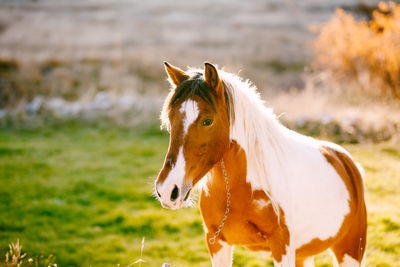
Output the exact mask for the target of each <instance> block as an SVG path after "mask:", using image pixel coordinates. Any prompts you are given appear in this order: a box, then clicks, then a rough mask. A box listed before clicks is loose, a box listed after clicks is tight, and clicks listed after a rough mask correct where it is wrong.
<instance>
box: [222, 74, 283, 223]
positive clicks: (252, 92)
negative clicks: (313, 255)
mask: <svg viewBox="0 0 400 267" xmlns="http://www.w3.org/2000/svg"><path fill="white" fill-rule="evenodd" d="M218 73H219V75H220V77H221V79H222V81H223V82H224V84H225V85H226V88H227V90H228V92H229V94H230V95H231V97H232V101H233V105H232V107H233V109H234V110H233V113H234V114H235V121H234V122H233V123H231V128H230V137H231V139H235V140H236V141H237V142H238V143H239V145H240V146H241V147H242V148H243V149H244V150H245V152H246V158H247V181H248V182H250V184H251V186H252V189H253V190H257V189H261V190H263V191H264V192H265V193H266V194H267V195H268V197H269V198H270V199H271V203H272V205H273V207H274V210H275V212H276V214H278V215H279V206H278V203H277V202H276V200H275V198H274V196H273V195H272V193H271V181H270V178H272V177H271V175H269V174H270V173H272V172H274V168H279V167H278V165H280V166H281V164H283V158H279V157H280V156H279V155H281V157H283V153H282V150H283V149H284V147H285V142H284V141H285V139H284V137H283V131H282V130H283V128H284V126H283V125H281V123H280V122H279V121H278V119H277V118H276V115H275V113H274V112H273V110H272V109H271V108H268V107H266V106H265V105H264V101H263V100H262V99H261V98H260V94H259V93H258V91H257V88H256V87H255V86H254V85H253V84H252V83H250V82H249V81H248V80H242V79H241V78H240V77H239V76H237V75H234V74H231V73H227V72H224V71H221V70H220V71H218ZM271 163H277V164H271ZM282 179H284V177H282ZM282 182H286V181H284V180H282Z"/></svg>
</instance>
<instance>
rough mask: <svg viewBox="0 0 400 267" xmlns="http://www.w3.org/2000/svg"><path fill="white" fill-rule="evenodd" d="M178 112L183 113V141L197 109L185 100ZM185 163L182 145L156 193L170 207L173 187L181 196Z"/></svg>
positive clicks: (194, 104) (194, 103) (195, 104)
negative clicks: (177, 189)
mask: <svg viewBox="0 0 400 267" xmlns="http://www.w3.org/2000/svg"><path fill="white" fill-rule="evenodd" d="M179 112H181V113H183V119H182V124H183V133H182V135H183V137H182V138H183V139H185V137H186V134H187V131H188V129H189V127H190V126H191V125H192V124H193V123H194V122H195V121H196V119H197V117H198V116H199V108H198V105H197V102H196V101H194V100H191V99H189V100H186V101H185V102H183V103H182V105H181V108H180V109H179ZM185 168H186V162H185V157H184V155H183V145H182V146H181V147H180V148H179V152H178V156H177V158H176V162H175V164H174V165H173V167H172V169H171V171H170V172H169V174H168V176H167V178H166V179H165V181H164V182H163V183H162V184H161V185H159V187H158V192H159V193H160V194H161V196H162V202H164V203H166V204H169V205H172V203H171V201H170V196H171V192H172V190H173V189H174V187H175V185H176V186H177V187H178V188H179V194H182V187H183V180H184V178H185Z"/></svg>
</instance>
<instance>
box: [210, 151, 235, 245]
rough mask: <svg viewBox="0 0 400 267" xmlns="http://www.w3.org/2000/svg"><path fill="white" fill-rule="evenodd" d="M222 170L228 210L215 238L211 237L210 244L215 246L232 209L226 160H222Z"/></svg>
mask: <svg viewBox="0 0 400 267" xmlns="http://www.w3.org/2000/svg"><path fill="white" fill-rule="evenodd" d="M221 168H222V173H223V174H224V178H225V184H226V210H225V214H224V217H223V218H222V221H221V224H220V225H219V226H218V229H217V231H216V232H215V234H214V236H213V237H210V238H209V239H208V242H209V243H210V244H211V245H213V244H214V243H215V239H216V238H217V237H218V235H219V233H220V232H221V231H222V228H223V227H224V225H225V222H226V219H227V218H228V213H229V210H230V208H231V192H230V188H229V182H228V174H227V173H226V169H225V163H224V159H222V160H221Z"/></svg>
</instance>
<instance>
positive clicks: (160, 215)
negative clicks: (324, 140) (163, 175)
mask: <svg viewBox="0 0 400 267" xmlns="http://www.w3.org/2000/svg"><path fill="white" fill-rule="evenodd" d="M167 147H168V136H167V134H165V133H162V132H160V131H159V130H158V127H156V126H154V127H149V128H148V127H147V128H145V129H136V130H128V129H118V128H112V127H108V128H106V127H104V128H98V127H91V126H84V125H75V124H71V125H70V124H67V125H64V126H57V127H56V126H54V127H43V128H40V129H35V130H33V129H32V130H26V129H25V130H24V129H19V130H12V129H7V130H5V129H2V130H0V214H1V215H2V216H0V257H1V258H0V259H1V261H4V259H5V255H6V252H7V251H8V244H9V243H11V242H15V241H16V240H17V239H19V240H20V243H21V244H22V245H23V251H22V253H27V257H34V256H38V255H54V256H55V257H56V258H55V262H56V263H57V264H58V266H117V264H120V266H128V265H129V264H131V263H133V262H135V261H136V260H138V259H140V258H142V259H143V260H144V261H145V262H143V263H142V266H161V264H162V263H164V262H168V263H171V264H172V266H173V267H175V266H210V260H209V256H208V253H207V248H206V245H205V241H204V237H203V230H202V224H201V219H200V215H199V211H198V209H197V208H187V209H182V210H178V211H170V210H165V209H162V208H161V207H160V205H159V203H158V202H157V201H156V200H155V199H154V197H153V196H152V192H153V182H154V178H155V176H156V175H157V172H158V170H159V168H160V167H161V164H162V160H163V157H164V155H165V152H166V150H167ZM346 148H348V149H349V150H350V151H351V153H352V154H353V155H354V157H355V158H356V159H357V160H358V161H359V162H361V163H362V164H363V165H364V167H365V169H366V172H367V178H366V184H367V188H368V192H367V198H368V210H369V232H368V249H367V254H368V257H367V258H368V260H367V266H400V265H399V264H400V256H399V255H400V208H399V207H400V148H399V147H398V146H393V145H390V144H387V143H386V144H380V145H347V146H346ZM143 237H145V242H144V248H143V252H142V246H141V245H142V238H143ZM141 253H143V255H142V256H141ZM317 263H318V264H317V266H331V261H330V258H329V257H328V254H324V255H322V256H320V257H318V258H317ZM266 265H267V266H268V265H269V266H272V265H271V261H270V259H269V258H267V257H266V256H265V255H263V254H257V253H252V252H249V251H247V250H245V249H242V248H237V249H236V250H235V257H234V266H266ZM133 266H136V265H133Z"/></svg>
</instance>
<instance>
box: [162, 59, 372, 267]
mask: <svg viewBox="0 0 400 267" xmlns="http://www.w3.org/2000/svg"><path fill="white" fill-rule="evenodd" d="M164 64H165V70H166V72H167V74H168V77H169V81H170V83H171V90H170V92H169V94H168V97H167V98H166V99H165V102H164V105H163V107H162V111H161V125H162V128H167V130H168V131H169V133H170V142H169V147H168V152H167V154H166V157H165V160H164V164H163V166H162V169H161V170H160V172H159V174H158V177H157V179H156V181H155V195H156V196H157V198H158V200H159V201H160V202H161V205H162V207H164V208H169V209H178V208H182V207H185V206H188V205H190V203H191V200H190V196H191V192H192V189H193V188H194V187H195V186H196V188H198V189H199V207H200V211H201V217H202V220H203V227H204V231H205V236H206V243H207V247H208V250H209V254H210V257H211V262H212V266H215V267H226V266H231V265H232V255H233V248H234V246H237V245H240V246H244V247H246V248H248V249H250V250H253V251H266V252H268V253H270V255H271V257H272V259H273V261H274V266H286V267H293V266H296V267H302V266H306V267H309V266H314V256H315V255H316V254H319V253H321V252H323V251H325V250H328V249H329V250H330V251H331V253H332V257H333V260H334V262H335V264H336V266H337V265H338V264H339V265H340V266H346V267H348V266H361V263H362V260H363V257H364V254H365V246H366V230H367V211H366V204H365V195H364V185H363V180H362V178H363V169H362V167H361V165H359V164H358V163H357V162H355V161H354V160H353V158H352V157H351V155H350V154H349V153H348V152H347V151H346V150H345V149H344V148H342V147H341V146H339V145H336V144H334V143H330V142H327V141H320V140H317V139H314V138H311V137H307V136H304V135H301V134H299V133H297V132H295V131H292V130H290V129H288V128H286V127H285V126H283V125H282V124H281V123H280V122H279V120H278V118H277V116H276V115H275V114H274V112H273V111H272V109H271V108H268V107H266V106H265V105H264V103H263V101H262V100H261V98H260V95H259V93H258V92H257V89H256V88H255V86H253V85H252V84H251V83H250V82H249V81H245V80H243V79H241V78H240V77H238V76H237V75H234V74H230V73H227V72H225V71H223V70H221V69H217V68H216V67H215V66H214V65H212V64H210V63H205V67H204V70H201V69H189V70H187V71H183V70H182V69H180V68H178V67H175V66H173V65H171V64H169V63H167V62H164Z"/></svg>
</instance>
